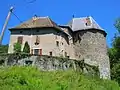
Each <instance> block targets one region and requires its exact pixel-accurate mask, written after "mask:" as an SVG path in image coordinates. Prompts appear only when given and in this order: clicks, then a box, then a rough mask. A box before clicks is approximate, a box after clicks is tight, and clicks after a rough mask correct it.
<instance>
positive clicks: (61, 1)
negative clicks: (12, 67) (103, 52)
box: [0, 0, 120, 46]
mask: <svg viewBox="0 0 120 90" xmlns="http://www.w3.org/2000/svg"><path fill="white" fill-rule="evenodd" d="M30 2H32V3H30ZM10 6H14V8H15V9H14V13H15V14H16V15H17V16H18V17H19V18H20V20H21V21H25V20H28V19H30V18H31V17H32V16H34V15H35V14H36V15H38V16H49V17H50V18H51V19H52V20H53V21H55V22H56V23H58V24H67V23H68V22H69V21H70V20H71V19H72V16H73V14H74V16H75V17H85V16H92V17H93V18H94V19H95V20H96V22H97V23H98V24H99V25H100V26H101V27H102V28H104V29H105V31H106V32H107V34H108V35H107V44H108V46H111V40H112V38H113V36H114V33H115V32H116V29H115V28H114V25H113V24H114V22H115V20H116V18H118V17H120V0H34V1H33V0H1V2H0V11H1V12H0V30H1V29H2V27H3V24H4V22H5V19H6V16H7V14H8V11H9V8H10ZM18 24H20V22H19V20H18V19H17V18H16V17H15V16H14V15H13V14H12V15H11V18H10V21H9V24H8V26H7V29H6V32H5V36H4V40H3V44H8V43H9V37H10V32H9V30H8V28H10V27H14V26H16V25H18Z"/></svg>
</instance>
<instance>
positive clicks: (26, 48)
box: [23, 42, 30, 53]
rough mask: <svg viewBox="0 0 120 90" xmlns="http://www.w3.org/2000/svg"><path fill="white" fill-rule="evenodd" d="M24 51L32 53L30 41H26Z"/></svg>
mask: <svg viewBox="0 0 120 90" xmlns="http://www.w3.org/2000/svg"><path fill="white" fill-rule="evenodd" d="M23 52H24V53H30V46H29V44H28V42H25V45H24V48H23Z"/></svg>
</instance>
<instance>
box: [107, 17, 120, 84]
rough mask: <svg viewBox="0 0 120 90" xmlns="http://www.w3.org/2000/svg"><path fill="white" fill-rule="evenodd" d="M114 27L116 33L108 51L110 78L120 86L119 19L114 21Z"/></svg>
mask: <svg viewBox="0 0 120 90" xmlns="http://www.w3.org/2000/svg"><path fill="white" fill-rule="evenodd" d="M115 27H116V29H117V31H118V33H117V34H115V37H114V39H113V42H112V48H110V49H109V50H108V54H109V58H110V65H111V66H110V67H111V78H112V79H114V80H116V81H118V83H119V84H120V18H119V19H117V20H116V22H115Z"/></svg>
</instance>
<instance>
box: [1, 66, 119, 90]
mask: <svg viewBox="0 0 120 90" xmlns="http://www.w3.org/2000/svg"><path fill="white" fill-rule="evenodd" d="M0 90H120V88H119V86H118V84H117V83H116V82H114V81H109V80H100V79H93V78H90V77H86V76H84V75H80V73H76V72H74V71H65V72H63V71H56V72H42V71H41V72H40V71H39V70H37V69H36V68H32V67H10V68H4V69H3V68H1V69H0Z"/></svg>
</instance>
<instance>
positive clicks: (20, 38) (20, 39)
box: [17, 36, 23, 44]
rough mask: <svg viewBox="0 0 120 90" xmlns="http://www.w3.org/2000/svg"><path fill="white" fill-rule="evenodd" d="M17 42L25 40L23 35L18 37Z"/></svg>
mask: <svg viewBox="0 0 120 90" xmlns="http://www.w3.org/2000/svg"><path fill="white" fill-rule="evenodd" d="M17 42H18V43H20V44H22V42H23V37H22V36H20V37H18V38H17Z"/></svg>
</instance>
